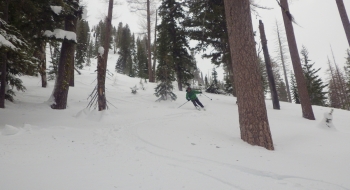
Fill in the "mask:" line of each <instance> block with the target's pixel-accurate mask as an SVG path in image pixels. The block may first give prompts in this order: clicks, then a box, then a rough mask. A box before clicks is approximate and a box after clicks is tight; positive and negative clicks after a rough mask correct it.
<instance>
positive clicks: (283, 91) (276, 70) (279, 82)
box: [271, 60, 289, 102]
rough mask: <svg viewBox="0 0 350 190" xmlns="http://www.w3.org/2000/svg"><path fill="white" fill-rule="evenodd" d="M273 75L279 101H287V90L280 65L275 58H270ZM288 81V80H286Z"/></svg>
mask: <svg viewBox="0 0 350 190" xmlns="http://www.w3.org/2000/svg"><path fill="white" fill-rule="evenodd" d="M271 65H272V72H273V76H274V78H275V80H276V89H277V93H278V99H279V100H280V101H284V102H289V98H288V91H287V87H286V84H285V83H284V80H283V79H282V76H281V74H280V67H279V66H278V64H277V62H275V60H271ZM287 81H288V80H287Z"/></svg>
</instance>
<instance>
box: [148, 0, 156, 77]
mask: <svg viewBox="0 0 350 190" xmlns="http://www.w3.org/2000/svg"><path fill="white" fill-rule="evenodd" d="M147 57H148V79H149V82H154V81H153V77H152V76H153V74H152V73H153V72H152V51H151V13H150V2H149V0H147Z"/></svg>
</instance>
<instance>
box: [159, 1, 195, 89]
mask: <svg viewBox="0 0 350 190" xmlns="http://www.w3.org/2000/svg"><path fill="white" fill-rule="evenodd" d="M169 10H171V11H169ZM159 16H161V17H162V22H161V23H160V25H159V26H158V28H157V29H158V33H162V34H160V35H162V36H165V35H166V36H168V37H169V38H170V39H169V41H168V42H169V51H167V52H166V53H167V54H168V55H170V56H171V57H172V60H173V62H174V71H175V73H176V80H177V83H178V89H179V90H180V91H182V86H183V84H186V83H187V81H188V80H190V79H192V78H193V74H192V73H191V69H193V68H194V67H195V65H194V63H193V61H192V60H193V58H192V57H191V55H190V54H189V53H188V48H189V44H188V41H187V39H186V31H185V30H184V28H183V27H182V26H181V25H179V22H180V21H182V20H183V19H184V18H185V15H184V10H183V7H182V5H181V4H180V3H177V2H176V1H175V0H164V1H162V4H161V5H160V7H159ZM157 56H165V55H160V54H157Z"/></svg>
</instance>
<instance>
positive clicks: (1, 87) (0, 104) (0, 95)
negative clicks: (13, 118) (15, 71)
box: [0, 0, 10, 108]
mask: <svg viewBox="0 0 350 190" xmlns="http://www.w3.org/2000/svg"><path fill="white" fill-rule="evenodd" d="M9 3H10V0H6V2H5V9H4V19H3V20H4V21H5V22H7V21H8V8H9ZM0 27H1V24H0ZM0 56H2V62H0V63H1V69H0V71H1V79H0V80H1V81H0V108H5V94H6V85H7V83H6V75H7V68H6V66H7V53H6V52H2V53H1V54H0Z"/></svg>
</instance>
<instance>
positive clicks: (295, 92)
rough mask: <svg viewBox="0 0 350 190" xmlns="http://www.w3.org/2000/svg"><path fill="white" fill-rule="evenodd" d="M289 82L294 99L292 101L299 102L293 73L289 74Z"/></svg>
mask: <svg viewBox="0 0 350 190" xmlns="http://www.w3.org/2000/svg"><path fill="white" fill-rule="evenodd" d="M290 82H291V91H292V99H293V100H294V103H296V104H300V99H299V93H298V87H297V83H296V81H295V76H294V74H291V75H290Z"/></svg>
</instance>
